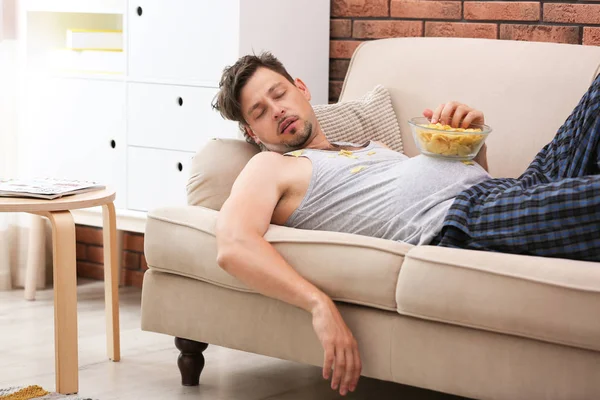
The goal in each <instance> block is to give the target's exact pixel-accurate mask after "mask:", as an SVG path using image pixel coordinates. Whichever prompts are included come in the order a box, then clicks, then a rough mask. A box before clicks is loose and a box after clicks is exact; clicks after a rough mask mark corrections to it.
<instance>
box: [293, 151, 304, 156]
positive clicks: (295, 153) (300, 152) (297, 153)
mask: <svg viewBox="0 0 600 400" xmlns="http://www.w3.org/2000/svg"><path fill="white" fill-rule="evenodd" d="M302 153H304V150H296V151H292V152H291V153H290V154H291V155H293V156H294V157H300V156H301V155H302Z"/></svg>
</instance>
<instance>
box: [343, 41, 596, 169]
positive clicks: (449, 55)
mask: <svg viewBox="0 0 600 400" xmlns="http://www.w3.org/2000/svg"><path fill="white" fill-rule="evenodd" d="M599 65H600V47H594V46H580V45H567V44H556V43H535V42H517V41H503V40H486V39H458V38H394V39H383V40H376V41H369V42H365V43H363V44H361V45H360V46H359V47H358V49H357V50H356V51H355V52H354V55H353V57H352V60H351V62H350V68H349V69H348V73H347V75H346V79H345V82H344V86H343V88H342V93H341V96H340V101H348V100H353V99H355V98H358V97H360V96H362V95H363V94H364V93H366V92H367V91H369V90H371V89H372V88H373V87H374V86H375V85H377V84H381V85H383V86H384V87H386V88H387V89H388V90H389V91H390V95H391V97H392V103H393V107H394V110H395V111H396V114H397V116H398V120H399V123H400V129H401V132H402V138H403V142H404V152H405V153H406V154H407V155H409V156H414V155H416V154H417V150H416V148H415V145H414V140H413V138H412V136H411V132H410V130H409V127H408V124H407V122H406V121H407V120H408V119H410V118H412V117H416V116H421V113H422V111H423V109H424V108H432V109H435V107H437V106H438V105H439V104H441V103H445V102H448V101H452V100H456V101H460V102H462V103H466V104H468V105H470V106H472V107H475V108H478V109H480V110H482V111H483V112H484V114H485V116H486V123H487V124H488V125H490V126H491V127H492V129H493V132H492V134H491V135H490V137H489V138H488V139H487V142H486V143H487V144H488V160H489V164H490V172H491V174H492V175H493V176H495V177H517V176H519V175H520V174H521V173H522V172H523V171H524V170H525V168H526V167H527V165H528V164H529V163H530V162H531V160H532V159H533V157H534V156H535V154H536V153H537V152H538V151H539V150H540V149H541V148H542V147H543V146H544V145H545V144H546V143H548V142H549V141H550V140H551V139H552V137H553V136H554V134H555V133H556V130H557V129H558V128H559V127H560V126H561V125H562V123H563V122H564V121H565V119H566V118H567V117H568V116H569V114H570V112H571V110H572V109H573V107H575V105H576V104H577V103H578V101H579V99H580V98H581V96H582V95H583V93H584V92H585V91H586V89H587V88H588V87H589V85H590V83H591V81H592V79H593V77H594V76H595V75H596V74H597V73H598V68H599Z"/></svg>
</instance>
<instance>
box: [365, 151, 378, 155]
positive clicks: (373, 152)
mask: <svg viewBox="0 0 600 400" xmlns="http://www.w3.org/2000/svg"><path fill="white" fill-rule="evenodd" d="M375 153H376V152H375V151H370V152H368V153H367V155H368V156H372V155H373V154H375Z"/></svg>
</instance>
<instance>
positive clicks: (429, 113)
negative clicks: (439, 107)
mask: <svg viewBox="0 0 600 400" xmlns="http://www.w3.org/2000/svg"><path fill="white" fill-rule="evenodd" d="M423 116H424V117H425V118H427V119H429V120H431V117H433V110H431V109H429V108H426V109H424V110H423Z"/></svg>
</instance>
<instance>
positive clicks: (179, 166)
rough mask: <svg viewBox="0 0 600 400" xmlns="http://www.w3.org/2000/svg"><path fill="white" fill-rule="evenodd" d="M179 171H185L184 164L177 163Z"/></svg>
mask: <svg viewBox="0 0 600 400" xmlns="http://www.w3.org/2000/svg"><path fill="white" fill-rule="evenodd" d="M177 169H178V170H179V171H180V172H181V171H183V164H182V163H177Z"/></svg>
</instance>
